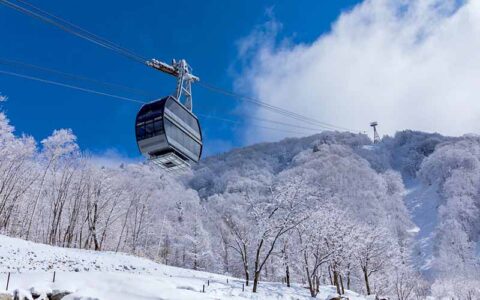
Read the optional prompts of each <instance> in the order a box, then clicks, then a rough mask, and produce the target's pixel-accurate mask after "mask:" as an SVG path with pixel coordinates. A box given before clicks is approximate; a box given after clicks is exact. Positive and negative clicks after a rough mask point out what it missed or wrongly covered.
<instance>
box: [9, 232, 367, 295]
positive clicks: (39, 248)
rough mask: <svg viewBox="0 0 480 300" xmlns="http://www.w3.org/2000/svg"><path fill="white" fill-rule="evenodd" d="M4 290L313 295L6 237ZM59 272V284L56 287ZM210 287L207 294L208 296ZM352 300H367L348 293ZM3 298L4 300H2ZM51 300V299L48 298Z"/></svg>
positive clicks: (323, 291) (325, 292)
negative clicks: (256, 289) (254, 287)
mask: <svg viewBox="0 0 480 300" xmlns="http://www.w3.org/2000/svg"><path fill="white" fill-rule="evenodd" d="M0 258H1V263H0V285H1V286H2V287H5V285H6V282H7V276H8V272H11V273H10V282H9V288H8V292H7V291H5V290H3V291H2V290H1V289H0V295H2V294H12V295H13V294H14V292H15V291H17V292H19V294H20V295H23V296H26V297H27V299H31V298H28V297H29V296H31V294H32V292H33V293H34V294H35V295H36V296H40V299H43V298H41V297H45V296H46V295H47V294H52V293H54V294H61V293H68V296H66V297H64V298H63V299H64V300H67V299H102V300H123V299H125V300H132V299H145V300H146V299H165V300H167V299H168V300H170V299H179V300H187V299H251V298H253V299H309V294H308V292H307V290H306V289H305V288H303V287H301V286H298V285H295V286H293V287H291V288H287V287H286V285H285V284H281V283H267V282H265V283H263V286H264V288H262V290H261V291H259V293H258V294H256V295H254V294H252V292H251V291H250V290H248V289H246V290H245V291H242V284H243V281H242V280H241V279H237V278H233V277H229V276H222V275H218V274H213V273H207V272H200V271H193V270H188V269H182V268H176V267H171V266H165V265H161V264H157V263H155V262H153V261H150V260H147V259H143V258H139V257H135V256H131V255H126V254H120V253H114V252H98V251H86V250H77V249H66V248H59V247H52V246H48V245H42V244H36V243H32V242H27V241H23V240H20V239H15V238H9V237H6V236H3V235H0ZM54 271H55V282H53V278H54ZM204 286H205V292H203V289H204ZM333 294H335V288H334V287H328V286H325V287H322V288H321V291H320V293H319V295H318V297H319V298H320V299H325V298H327V296H328V295H333ZM346 296H347V297H349V299H352V300H364V299H365V298H364V297H362V296H360V295H358V294H356V293H354V292H350V291H347V293H346ZM1 299H3V298H1ZM44 299H46V298H44Z"/></svg>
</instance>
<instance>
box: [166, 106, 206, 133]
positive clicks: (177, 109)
mask: <svg viewBox="0 0 480 300" xmlns="http://www.w3.org/2000/svg"><path fill="white" fill-rule="evenodd" d="M167 108H168V109H169V110H171V111H172V112H173V113H174V114H175V115H176V116H177V117H178V118H180V119H181V120H182V121H183V122H185V124H187V125H188V126H190V127H192V128H193V129H195V130H196V131H198V126H197V120H196V119H195V118H194V117H193V116H192V115H191V114H190V113H189V112H188V111H187V110H186V109H185V108H183V107H182V106H180V104H178V103H177V102H176V101H168V102H167Z"/></svg>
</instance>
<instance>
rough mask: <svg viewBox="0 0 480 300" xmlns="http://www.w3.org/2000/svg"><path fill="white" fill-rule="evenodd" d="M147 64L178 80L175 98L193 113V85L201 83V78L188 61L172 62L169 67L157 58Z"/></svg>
mask: <svg viewBox="0 0 480 300" xmlns="http://www.w3.org/2000/svg"><path fill="white" fill-rule="evenodd" d="M146 64H147V65H148V66H150V67H152V68H154V69H156V70H159V71H162V72H164V73H167V74H170V75H172V76H175V77H176V78H177V89H176V91H175V98H176V99H177V101H178V102H180V103H183V105H185V107H186V108H187V109H188V110H190V111H192V109H193V100H192V83H193V82H196V81H199V80H200V78H198V77H197V76H195V75H193V74H192V73H191V72H192V68H191V67H190V66H189V65H188V64H187V61H186V60H184V59H180V60H179V61H175V60H173V61H172V64H171V65H169V64H167V63H164V62H162V61H159V60H157V59H155V58H153V59H151V60H149V61H147V62H146Z"/></svg>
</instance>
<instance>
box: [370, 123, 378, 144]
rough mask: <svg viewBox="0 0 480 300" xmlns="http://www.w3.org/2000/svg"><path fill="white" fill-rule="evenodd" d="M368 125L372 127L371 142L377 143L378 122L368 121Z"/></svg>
mask: <svg viewBox="0 0 480 300" xmlns="http://www.w3.org/2000/svg"><path fill="white" fill-rule="evenodd" d="M370 126H371V127H373V143H374V144H377V143H379V142H380V136H379V135H378V131H377V126H378V122H377V121H374V122H372V123H370Z"/></svg>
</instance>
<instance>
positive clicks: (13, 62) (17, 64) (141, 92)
mask: <svg viewBox="0 0 480 300" xmlns="http://www.w3.org/2000/svg"><path fill="white" fill-rule="evenodd" d="M0 64H3V65H6V66H13V67H21V68H29V69H32V70H39V71H44V72H48V73H52V74H56V75H60V76H63V77H66V78H69V79H72V80H78V81H84V82H89V83H94V84H97V85H99V86H105V87H108V88H117V89H122V90H124V91H127V92H130V93H133V94H136V95H139V96H146V97H152V93H149V92H147V91H144V90H139V89H135V88H131V87H127V86H124V85H120V84H115V83H108V82H103V81H99V80H96V79H92V78H89V77H85V76H80V75H76V74H72V73H66V72H62V71H58V70H55V69H52V68H46V67H43V66H38V65H34V64H30V63H25V62H21V61H17V60H11V59H5V58H0ZM248 118H249V119H252V120H257V121H260V122H267V123H273V124H278V125H283V126H288V127H294V128H298V129H306V130H312V131H315V132H318V131H320V130H323V129H324V128H320V127H317V128H313V127H305V126H301V125H296V124H291V123H286V122H280V121H275V120H269V119H263V118H258V117H252V116H248Z"/></svg>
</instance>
